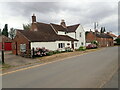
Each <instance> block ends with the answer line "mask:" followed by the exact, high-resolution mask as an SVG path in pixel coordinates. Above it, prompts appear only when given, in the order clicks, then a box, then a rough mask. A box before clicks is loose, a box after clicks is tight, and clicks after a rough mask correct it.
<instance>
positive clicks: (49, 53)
mask: <svg viewBox="0 0 120 90" xmlns="http://www.w3.org/2000/svg"><path fill="white" fill-rule="evenodd" d="M53 54H54V52H53V51H49V52H48V53H47V54H46V55H47V56H50V55H53Z"/></svg>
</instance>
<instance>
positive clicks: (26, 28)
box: [23, 24, 31, 30]
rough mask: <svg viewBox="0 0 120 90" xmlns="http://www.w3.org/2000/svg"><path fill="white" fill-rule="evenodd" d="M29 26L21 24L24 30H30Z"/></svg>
mask: <svg viewBox="0 0 120 90" xmlns="http://www.w3.org/2000/svg"><path fill="white" fill-rule="evenodd" d="M30 27H31V25H30V24H23V29H24V30H30Z"/></svg>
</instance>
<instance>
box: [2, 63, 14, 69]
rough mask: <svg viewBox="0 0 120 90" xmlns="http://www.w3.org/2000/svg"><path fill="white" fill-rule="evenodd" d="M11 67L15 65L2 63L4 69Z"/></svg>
mask: <svg viewBox="0 0 120 90" xmlns="http://www.w3.org/2000/svg"><path fill="white" fill-rule="evenodd" d="M11 67H13V66H12V65H9V64H2V70H5V69H9V68H11Z"/></svg>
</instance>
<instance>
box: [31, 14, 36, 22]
mask: <svg viewBox="0 0 120 90" xmlns="http://www.w3.org/2000/svg"><path fill="white" fill-rule="evenodd" d="M35 22H36V16H35V14H33V16H32V23H35Z"/></svg>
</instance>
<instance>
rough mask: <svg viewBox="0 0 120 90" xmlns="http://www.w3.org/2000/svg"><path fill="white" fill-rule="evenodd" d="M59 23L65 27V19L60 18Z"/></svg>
mask: <svg viewBox="0 0 120 90" xmlns="http://www.w3.org/2000/svg"><path fill="white" fill-rule="evenodd" d="M60 25H62V26H63V27H64V28H66V24H65V20H64V19H62V20H61V23H60Z"/></svg>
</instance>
